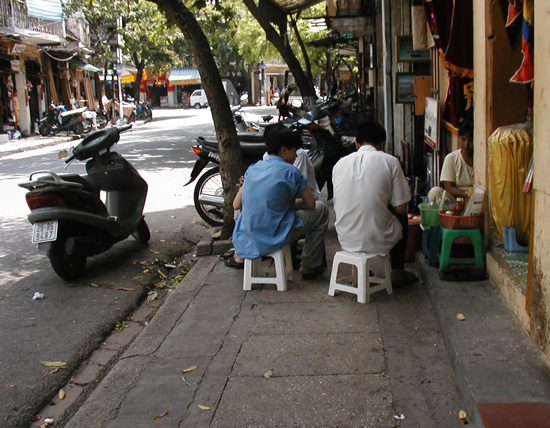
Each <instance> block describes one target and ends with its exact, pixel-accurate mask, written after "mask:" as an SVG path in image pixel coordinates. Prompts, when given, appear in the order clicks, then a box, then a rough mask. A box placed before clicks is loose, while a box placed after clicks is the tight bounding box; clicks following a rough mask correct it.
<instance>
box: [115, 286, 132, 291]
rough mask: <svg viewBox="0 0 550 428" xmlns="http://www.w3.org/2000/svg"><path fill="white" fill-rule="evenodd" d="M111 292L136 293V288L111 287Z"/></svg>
mask: <svg viewBox="0 0 550 428" xmlns="http://www.w3.org/2000/svg"><path fill="white" fill-rule="evenodd" d="M109 288H110V289H111V290H122V291H134V290H135V289H134V288H126V287H109Z"/></svg>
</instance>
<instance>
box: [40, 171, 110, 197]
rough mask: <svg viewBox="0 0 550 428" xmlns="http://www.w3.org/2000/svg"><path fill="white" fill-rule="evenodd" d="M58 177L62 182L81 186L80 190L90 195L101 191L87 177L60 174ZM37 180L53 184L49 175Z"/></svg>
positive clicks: (52, 179)
mask: <svg viewBox="0 0 550 428" xmlns="http://www.w3.org/2000/svg"><path fill="white" fill-rule="evenodd" d="M59 177H60V178H61V179H63V180H64V181H70V182H71V183H79V184H82V188H83V189H84V190H87V191H88V192H91V193H99V191H100V190H101V189H100V187H99V186H98V185H97V184H95V182H93V181H92V178H91V177H89V176H84V177H83V176H81V175H78V174H62V175H60V176H59ZM39 180H41V181H52V182H55V180H54V178H53V177H52V176H49V175H46V176H43V177H40V178H39Z"/></svg>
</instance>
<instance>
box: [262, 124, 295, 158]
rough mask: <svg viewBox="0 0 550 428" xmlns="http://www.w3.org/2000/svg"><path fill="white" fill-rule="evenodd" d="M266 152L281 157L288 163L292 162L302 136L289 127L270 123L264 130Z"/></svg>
mask: <svg viewBox="0 0 550 428" xmlns="http://www.w3.org/2000/svg"><path fill="white" fill-rule="evenodd" d="M264 139H265V145H266V146H267V153H268V154H270V155H277V156H280V157H282V158H283V159H284V160H285V161H287V162H288V163H294V159H296V150H297V149H300V148H301V147H302V138H301V137H300V135H299V134H298V133H296V132H294V131H292V130H291V129H288V128H285V127H284V126H281V125H270V126H267V127H266V128H265V130H264Z"/></svg>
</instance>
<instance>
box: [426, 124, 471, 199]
mask: <svg viewBox="0 0 550 428" xmlns="http://www.w3.org/2000/svg"><path fill="white" fill-rule="evenodd" d="M473 135H474V124H473V122H472V121H471V120H470V119H465V120H463V121H462V122H460V124H459V125H458V145H459V147H460V148H459V149H458V150H455V151H454V152H451V153H449V154H448V155H447V156H446V157H445V160H444V161H443V167H442V168H441V176H440V177H439V181H440V183H441V187H434V188H432V189H431V190H430V191H429V193H428V199H429V201H430V202H434V201H436V200H438V199H441V197H442V196H443V190H445V191H447V198H448V199H450V200H451V201H453V202H454V200H455V198H464V197H467V196H468V190H469V189H471V188H472V187H473V185H474V142H473Z"/></svg>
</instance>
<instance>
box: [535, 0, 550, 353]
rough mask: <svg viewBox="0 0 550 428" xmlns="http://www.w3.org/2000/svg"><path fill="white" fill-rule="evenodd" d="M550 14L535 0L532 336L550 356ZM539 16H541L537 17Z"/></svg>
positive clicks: (546, 3) (545, 3) (548, 6)
mask: <svg viewBox="0 0 550 428" xmlns="http://www.w3.org/2000/svg"><path fill="white" fill-rule="evenodd" d="M548 17H550V4H549V3H548V2H535V86H534V89H535V91H534V92H535V96H534V121H533V122H534V145H535V152H534V159H535V173H534V180H533V187H534V192H535V193H534V195H535V222H534V243H533V276H532V289H533V294H532V306H531V336H532V337H533V339H534V340H535V342H536V343H537V345H539V347H540V348H541V349H542V351H543V352H544V354H545V356H546V358H547V360H550V346H549V342H550V331H549V324H550V281H549V279H548V276H547V275H548V274H549V273H550V216H549V215H548V213H549V212H550V189H549V187H548V183H549V182H550V168H548V165H549V164H550V145H549V144H548V142H549V141H550V126H549V123H548V117H549V113H550V98H549V97H550V77H549V74H548V70H549V69H550V29H549V28H548V25H547V22H548ZM537 18H539V19H537Z"/></svg>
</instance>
